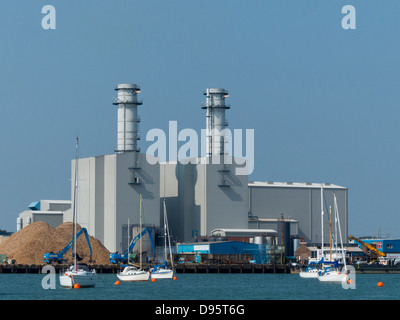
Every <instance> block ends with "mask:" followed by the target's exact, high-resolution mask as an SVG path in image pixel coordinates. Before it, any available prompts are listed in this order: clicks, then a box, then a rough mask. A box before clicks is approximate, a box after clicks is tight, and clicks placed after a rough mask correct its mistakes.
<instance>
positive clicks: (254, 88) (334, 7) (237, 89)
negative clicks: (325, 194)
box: [0, 0, 400, 237]
mask: <svg viewBox="0 0 400 320" xmlns="http://www.w3.org/2000/svg"><path fill="white" fill-rule="evenodd" d="M47 4H51V5H53V6H54V7H55V8H56V22H57V24H56V29H55V30H44V29H42V27H41V20H42V17H43V16H44V15H43V14H42V13H41V9H42V7H43V6H44V5H47ZM347 4H351V5H353V6H354V7H355V8H356V18H357V20H356V23H357V24H356V27H357V29H356V30H344V29H343V28H342V26H341V20H342V18H343V16H344V15H343V14H342V13H341V9H342V7H343V6H344V5H347ZM399 12H400V2H399V1H397V0H387V1H384V2H379V3H377V2H376V1H372V0H363V1H359V0H349V1H339V0H334V1H320V0H318V1H316V0H296V1H295V0H287V1H273V0H270V1H267V0H249V1H237V0H217V1H215V0H203V1H193V0H167V1H166V0H146V1H133V0H131V1H122V0H114V1H93V0H86V1H77V0H72V1H58V0H46V1H39V0H36V1H28V0H25V1H22V0H16V1H10V0H7V1H1V3H0V26H1V32H0V39H1V47H0V48H1V50H0V64H1V68H0V88H1V89H0V92H1V94H0V105H1V108H0V112H1V113H0V119H1V126H0V134H1V137H2V138H1V166H0V170H1V175H0V176H1V182H2V183H1V186H0V200H1V203H2V206H1V209H0V228H1V229H6V230H9V231H15V230H16V219H17V217H18V214H19V213H20V212H21V211H23V210H25V209H26V208H27V206H28V205H29V203H31V202H32V201H37V200H40V199H70V170H71V169H70V161H71V159H72V158H73V157H74V151H75V150H74V148H75V145H74V141H75V137H76V136H77V135H79V138H80V154H81V156H82V157H88V156H96V155H102V154H111V153H113V150H114V148H115V147H116V126H117V121H116V119H117V113H116V107H115V106H113V105H112V101H113V99H114V98H115V96H116V92H115V91H114V87H115V86H116V85H117V84H118V83H137V84H139V85H140V86H141V88H142V93H141V98H142V99H143V102H144V104H143V106H140V107H139V114H140V116H141V119H142V122H141V124H140V125H141V136H142V140H141V141H140V146H141V148H142V150H146V148H147V146H148V145H149V144H150V143H146V141H145V139H144V137H145V135H146V132H147V131H148V130H150V129H152V128H161V129H163V130H165V131H167V129H168V121H173V120H176V121H178V130H180V129H183V128H193V129H196V130H198V131H200V129H202V128H204V127H205V114H204V110H202V109H201V108H200V105H201V103H202V102H204V96H203V91H204V90H205V89H206V88H212V87H222V88H225V89H227V90H228V91H229V93H230V97H229V103H230V105H231V109H230V110H228V111H227V120H228V121H229V126H230V128H231V129H254V130H255V169H254V172H253V174H252V175H251V176H250V179H251V180H259V181H270V180H272V181H294V182H307V181H311V182H330V183H334V184H338V185H342V186H346V187H348V188H349V233H351V234H354V235H358V236H361V235H376V234H377V233H378V230H379V231H380V232H381V234H382V235H390V236H392V237H400V228H399V225H400V215H399V209H398V203H397V199H398V193H399V184H398V182H399V181H400V175H399V170H398V163H399V158H400V154H399V131H400V127H399V125H398V119H399V116H400V114H399V113H400V111H399V107H398V105H399V101H400V90H399V87H400V78H399V74H400V72H399V71H400V67H399V57H400V40H399V38H398V34H399V31H400V21H399V20H398V13H399Z"/></svg>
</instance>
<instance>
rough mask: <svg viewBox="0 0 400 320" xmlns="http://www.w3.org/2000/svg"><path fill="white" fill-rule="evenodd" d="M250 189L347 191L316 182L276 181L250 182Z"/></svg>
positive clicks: (337, 186)
mask: <svg viewBox="0 0 400 320" xmlns="http://www.w3.org/2000/svg"><path fill="white" fill-rule="evenodd" d="M248 185H249V187H283V188H284V187H286V188H316V189H320V188H321V186H322V187H323V188H324V189H347V188H346V187H342V186H339V185H336V184H331V183H314V182H275V181H249V184H248Z"/></svg>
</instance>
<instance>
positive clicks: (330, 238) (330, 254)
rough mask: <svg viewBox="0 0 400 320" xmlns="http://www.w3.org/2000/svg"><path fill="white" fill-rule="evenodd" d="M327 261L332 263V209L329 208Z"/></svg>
mask: <svg viewBox="0 0 400 320" xmlns="http://www.w3.org/2000/svg"><path fill="white" fill-rule="evenodd" d="M329 261H332V207H331V206H329Z"/></svg>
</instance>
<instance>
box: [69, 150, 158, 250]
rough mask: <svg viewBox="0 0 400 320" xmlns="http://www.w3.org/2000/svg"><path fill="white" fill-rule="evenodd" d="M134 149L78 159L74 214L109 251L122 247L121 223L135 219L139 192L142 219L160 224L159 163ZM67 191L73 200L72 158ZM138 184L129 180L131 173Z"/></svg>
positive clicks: (73, 163)
mask: <svg viewBox="0 0 400 320" xmlns="http://www.w3.org/2000/svg"><path fill="white" fill-rule="evenodd" d="M138 159H139V161H138V163H139V167H140V169H136V170H135V169H132V168H134V167H136V164H135V161H134V152H126V153H121V154H112V155H104V156H98V157H90V158H84V159H79V164H78V174H79V177H78V179H79V180H78V198H77V200H78V202H77V203H78V212H77V215H78V218H77V221H78V223H79V224H81V226H82V227H85V228H87V230H88V232H89V234H90V235H92V236H94V237H96V238H97V239H98V240H100V241H101V242H102V243H103V244H104V246H105V247H106V248H107V249H108V250H109V251H111V252H115V251H121V250H122V241H123V238H122V236H123V235H122V227H123V225H124V224H127V221H128V218H129V220H130V223H132V224H138V223H139V195H140V194H141V195H142V212H143V223H144V224H151V225H155V226H160V204H159V199H160V184H159V180H160V167H159V164H155V165H151V164H149V163H148V162H147V160H146V155H143V154H138ZM71 168H72V169H71V176H72V180H73V181H72V183H71V195H72V202H73V201H74V172H75V160H72V166H71ZM134 175H136V176H137V177H139V178H140V184H130V182H133V176H134Z"/></svg>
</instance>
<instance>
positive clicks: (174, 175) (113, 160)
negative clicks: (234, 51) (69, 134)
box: [19, 84, 348, 252]
mask: <svg viewBox="0 0 400 320" xmlns="http://www.w3.org/2000/svg"><path fill="white" fill-rule="evenodd" d="M115 89H116V91H117V92H118V99H117V101H116V102H114V104H115V105H116V106H117V107H118V138H117V148H116V150H115V153H114V154H109V155H102V156H96V157H89V158H81V159H79V160H78V169H79V170H78V193H77V204H78V218H77V219H78V223H79V224H80V225H82V227H85V228H87V230H88V232H89V234H90V235H92V236H94V237H96V238H97V239H99V240H100V241H101V242H102V243H103V244H104V245H105V247H106V248H107V249H108V250H109V251H111V252H115V251H121V250H123V249H124V248H126V243H127V223H128V219H129V223H130V225H131V228H133V227H136V228H137V225H138V224H139V196H140V195H141V196H142V208H143V211H142V212H143V223H144V225H146V226H148V227H151V228H153V230H154V233H156V234H158V235H161V230H160V228H161V227H162V226H163V222H162V221H163V200H164V199H165V200H166V208H167V214H168V221H169V227H170V234H171V236H172V238H173V239H172V241H173V242H185V241H193V239H196V238H198V237H206V236H210V235H211V233H212V231H213V230H215V229H232V230H235V229H237V230H243V229H244V230H245V229H263V230H265V229H268V230H269V229H272V230H279V225H280V224H279V223H280V222H281V221H282V215H283V216H284V218H285V219H286V220H285V222H286V223H288V225H289V226H290V234H292V235H298V236H299V237H302V238H304V239H305V240H306V241H311V242H318V241H320V240H321V208H320V190H321V184H314V183H304V184H296V183H283V184H282V183H276V182H249V181H248V176H247V175H238V174H236V169H237V168H238V167H243V164H238V163H243V161H242V159H236V158H234V157H232V156H231V155H229V154H228V153H227V152H226V150H225V145H226V143H227V141H226V137H225V136H224V134H223V133H221V132H223V129H224V128H226V127H227V122H226V118H225V111H226V110H227V109H229V106H228V105H227V104H226V103H225V98H226V97H227V96H228V92H227V91H226V90H224V89H207V90H206V91H205V95H206V103H205V104H204V105H203V106H202V108H203V109H206V117H205V118H206V132H207V140H206V142H207V146H206V155H205V157H206V158H207V161H204V160H205V159H204V157H203V158H197V161H193V159H192V161H190V162H189V163H187V161H185V163H187V164H183V163H182V162H179V161H175V162H164V163H159V162H157V161H152V163H155V164H150V163H149V162H148V160H147V158H149V157H151V156H149V155H147V158H146V155H145V154H144V153H142V152H141V151H140V148H139V146H138V140H140V134H139V123H140V117H139V116H138V106H139V105H141V104H142V102H141V101H140V100H138V97H137V94H138V93H139V92H140V88H139V86H137V85H135V84H120V85H118V86H117V87H116V88H115ZM213 129H218V130H213ZM152 159H153V160H157V159H155V158H154V157H153V158H152ZM216 160H218V161H216ZM237 160H241V161H237ZM75 162H76V161H75V160H72V165H71V177H72V179H71V198H72V199H71V201H72V202H73V201H74V192H73V189H74V188H73V187H74V182H75V181H74V179H75V178H74V175H75V164H76V163H75ZM207 162H208V163H207ZM323 188H324V191H325V192H324V193H325V195H326V203H327V204H329V203H331V200H332V194H333V193H332V192H333V191H334V192H336V196H337V197H338V203H339V213H340V219H341V223H342V232H343V233H344V234H343V236H344V238H347V221H348V213H347V201H348V197H347V188H344V187H340V186H335V185H327V184H324V185H323ZM71 201H69V208H70V206H71ZM36 211H37V210H36ZM36 211H35V210H33V209H32V208H31V210H30V211H27V212H23V213H21V214H20V218H21V219H22V218H23V219H27V217H28V216H29V215H31V217H33V216H35V219H36V220H37V217H39V216H37V214H38V212H36ZM51 214H53V216H54V215H56V214H59V213H56V212H54V213H48V212H47V215H45V216H40V219H42V220H44V221H46V222H47V219H50V217H51ZM61 215H62V217H63V218H62V221H61V219H58V220H57V221H59V222H60V223H62V222H65V221H72V210H71V209H68V208H67V209H66V210H64V211H62V213H61ZM58 217H59V216H58ZM20 218H19V219H20ZM51 219H53V217H52V218H51ZM31 221H32V222H33V220H32V218H31ZM326 221H327V220H326ZM19 223H20V222H19ZM60 223H59V224H60ZM52 224H53V225H54V224H56V223H54V222H53V223H52ZM25 225H26V223H23V225H22V226H25ZM328 228H329V225H328ZM327 230H328V229H327ZM131 237H132V233H131ZM156 238H157V236H156ZM325 239H326V240H328V238H327V236H326V237H325ZM155 240H156V242H157V239H155Z"/></svg>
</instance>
